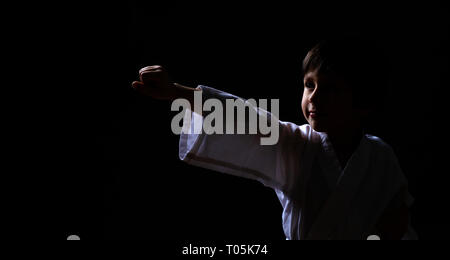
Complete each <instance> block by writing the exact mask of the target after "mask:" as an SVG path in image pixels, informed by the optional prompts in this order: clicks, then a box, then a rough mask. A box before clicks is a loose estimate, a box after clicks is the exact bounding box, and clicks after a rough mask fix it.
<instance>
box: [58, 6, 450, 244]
mask: <svg viewBox="0 0 450 260" xmlns="http://www.w3.org/2000/svg"><path fill="white" fill-rule="evenodd" d="M188 2H189V3H188ZM291 2H292V1H289V2H287V3H286V4H285V3H281V2H277V3H274V2H267V3H265V2H264V1H262V2H261V1H260V2H255V3H252V4H249V3H247V4H245V5H244V4H242V3H240V2H220V3H218V2H215V1H214V2H213V1H210V2H208V3H200V2H195V3H192V2H191V1H184V2H175V1H158V2H156V1H127V2H126V3H125V2H124V3H122V4H117V3H115V4H111V3H109V4H104V5H96V6H92V5H87V4H86V5H82V4H78V5H77V4H73V5H67V6H60V7H58V8H59V9H58V10H59V12H58V17H59V18H60V20H62V21H64V22H65V25H66V26H65V27H64V30H63V32H62V33H61V34H60V37H58V38H59V42H58V44H56V45H58V46H59V49H58V55H57V56H58V57H57V60H58V62H57V63H55V64H54V66H53V69H54V71H55V74H57V76H55V78H56V79H57V80H59V81H60V82H61V81H64V84H62V85H64V87H61V89H60V90H59V93H58V95H57V97H58V98H56V99H54V100H56V104H55V107H56V108H57V109H55V110H53V111H52V114H51V116H52V117H53V119H54V120H53V122H57V123H55V125H57V128H56V129H55V130H54V131H53V132H52V133H53V134H52V137H51V140H52V142H51V145H52V146H53V147H54V148H55V149H53V151H54V152H53V153H52V156H53V157H54V159H55V160H54V162H55V163H53V165H52V169H53V170H55V171H59V172H61V173H62V175H63V176H64V178H63V181H64V182H63V183H64V184H63V185H61V186H62V188H63V189H64V191H63V194H64V196H62V197H61V200H62V202H61V203H62V205H63V208H64V212H62V214H63V218H62V219H63V221H62V222H61V224H60V229H61V233H62V234H61V236H62V237H63V238H65V237H67V235H69V234H79V235H80V236H81V237H82V238H92V239H103V238H105V239H180V240H182V239H209V238H215V239H273V240H283V239H284V235H283V232H282V228H281V206H280V204H279V202H278V199H277V197H276V195H275V193H274V192H273V191H272V190H270V189H268V188H265V187H264V186H263V185H261V184H259V183H257V182H253V181H249V180H245V179H240V178H237V177H233V176H228V175H224V174H220V173H217V172H212V171H208V170H204V169H200V168H195V167H192V166H189V165H187V164H185V163H183V162H181V161H180V160H179V159H178V136H176V135H174V134H172V133H171V131H170V122H171V120H172V117H173V116H174V115H175V114H176V113H175V112H171V111H170V103H167V102H161V101H154V100H150V99H149V98H146V97H142V96H139V95H137V94H136V93H135V92H134V91H133V90H132V89H131V88H130V83H131V82H132V81H133V80H135V79H136V78H137V75H138V74H137V71H138V70H139V69H140V68H141V67H143V66H147V65H154V64H160V65H163V66H165V67H166V68H167V69H168V71H169V73H170V75H171V76H172V78H173V79H174V81H176V82H179V83H181V84H184V85H188V86H191V87H195V86H197V85H198V84H204V85H208V86H211V87H214V88H217V89H221V90H224V91H227V92H230V93H233V94H235V95H237V96H241V97H244V98H279V99H280V119H281V120H283V121H290V122H294V123H297V124H303V123H305V120H304V119H303V117H302V114H301V108H300V101H301V94H302V93H301V78H300V68H301V61H302V59H303V57H304V55H305V54H306V52H307V50H308V49H309V48H311V47H312V46H313V45H314V44H315V43H317V41H319V40H321V39H324V38H327V37H329V36H332V35H339V34H342V33H352V32H353V33H363V34H365V35H369V36H371V37H373V38H374V39H375V40H376V41H377V42H379V43H380V44H381V45H382V46H383V47H384V48H385V49H386V51H387V53H388V54H389V56H390V58H391V62H392V65H393V71H394V77H393V86H392V88H391V90H390V92H389V93H387V94H388V102H387V103H386V105H385V109H384V111H381V112H380V113H379V115H378V117H377V118H376V119H375V120H376V121H375V122H374V124H373V126H372V127H371V131H370V133H371V134H374V135H377V136H379V137H381V138H382V139H384V140H385V141H386V142H387V143H389V144H390V145H391V146H392V147H393V149H394V150H395V152H396V154H397V156H398V158H399V161H400V164H401V166H402V169H403V171H404V173H405V175H406V176H407V178H408V180H409V182H410V192H411V193H412V195H413V196H414V197H415V199H416V202H415V205H414V207H413V208H412V213H413V226H414V228H415V229H416V230H417V232H418V233H419V236H420V238H421V239H436V238H441V237H443V236H444V235H445V234H443V231H442V230H443V229H442V228H443V226H444V217H443V211H444V209H443V207H442V201H440V200H437V199H436V198H439V197H442V193H443V192H444V190H441V187H442V186H439V185H443V184H442V182H441V178H442V172H440V171H439V170H438V169H437V168H436V167H437V166H436V157H435V156H436V153H437V152H436V151H437V150H436V148H437V147H438V145H437V144H436V142H439V141H438V140H437V139H436V138H437V136H436V135H435V134H434V131H436V130H435V127H436V125H435V121H434V120H433V119H432V116H433V113H432V112H431V111H432V110H434V109H435V108H436V104H435V101H434V100H435V96H436V93H439V91H442V89H443V87H444V86H445V84H446V83H444V80H446V79H445V78H444V76H445V73H447V68H448V55H447V51H446V48H447V45H446V43H447V42H448V29H449V28H448V25H447V23H446V22H447V19H446V16H447V14H448V9H447V8H445V7H444V5H443V4H440V3H434V2H426V3H425V4H418V3H414V2H412V3H411V2H405V3H404V4H396V5H393V4H392V3H390V2H389V1H376V2H375V1H374V2H371V3H366V2H361V3H358V4H353V3H342V2H339V3H338V1H330V2H332V3H328V2H323V1H320V2H297V3H295V4H294V3H291ZM61 46H63V47H61ZM380 76H381V77H383V75H380ZM57 87H58V86H57ZM435 141H436V142H435Z"/></svg>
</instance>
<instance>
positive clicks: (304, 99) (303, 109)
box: [302, 95, 308, 114]
mask: <svg viewBox="0 0 450 260" xmlns="http://www.w3.org/2000/svg"><path fill="white" fill-rule="evenodd" d="M307 108H308V98H307V97H306V96H305V95H303V96H302V111H303V114H305V113H306V110H307Z"/></svg>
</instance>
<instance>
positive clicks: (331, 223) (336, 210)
mask: <svg viewBox="0 0 450 260" xmlns="http://www.w3.org/2000/svg"><path fill="white" fill-rule="evenodd" d="M369 158H370V146H369V143H368V142H367V140H366V137H365V136H363V137H362V139H361V142H360V144H359V146H358V148H357V150H356V151H355V152H354V153H353V155H352V157H351V158H350V160H349V161H348V163H347V165H346V167H345V168H344V170H343V171H342V174H341V175H340V177H339V179H338V181H337V184H336V185H335V187H334V189H333V192H332V193H331V195H330V198H329V199H328V200H327V202H326V203H325V205H324V206H323V208H322V210H321V212H320V213H319V216H318V217H317V219H316V221H315V222H314V224H313V225H312V227H311V230H310V232H309V234H307V239H311V240H319V239H330V238H332V236H333V232H334V231H335V230H336V228H337V225H339V224H340V223H342V222H343V221H344V219H345V217H346V216H347V215H348V212H349V210H350V208H351V204H352V201H353V198H354V197H355V195H356V193H357V191H358V188H359V186H360V184H361V181H362V180H363V179H364V176H365V174H366V172H367V168H368V165H369ZM336 160H337V159H336Z"/></svg>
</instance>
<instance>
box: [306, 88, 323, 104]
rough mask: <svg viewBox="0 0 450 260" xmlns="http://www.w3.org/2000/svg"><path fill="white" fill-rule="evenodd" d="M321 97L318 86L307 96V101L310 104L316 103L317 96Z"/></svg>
mask: <svg viewBox="0 0 450 260" xmlns="http://www.w3.org/2000/svg"><path fill="white" fill-rule="evenodd" d="M321 95H322V90H321V88H319V86H316V87H315V88H314V91H313V92H312V93H311V95H309V98H308V101H309V102H311V103H316V102H317V101H318V99H319V96H321Z"/></svg>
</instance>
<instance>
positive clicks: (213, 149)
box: [179, 86, 306, 191]
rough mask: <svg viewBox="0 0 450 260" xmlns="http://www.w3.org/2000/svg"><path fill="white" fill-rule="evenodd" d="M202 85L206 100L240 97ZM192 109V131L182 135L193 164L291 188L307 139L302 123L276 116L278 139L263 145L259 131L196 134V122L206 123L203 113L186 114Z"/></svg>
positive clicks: (183, 151) (184, 156)
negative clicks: (280, 119) (254, 132)
mask: <svg viewBox="0 0 450 260" xmlns="http://www.w3.org/2000/svg"><path fill="white" fill-rule="evenodd" d="M200 88H201V89H202V90H203V93H202V97H203V100H205V99H207V98H216V99H218V100H221V101H224V100H225V99H230V98H231V99H240V98H238V97H236V96H233V95H230V94H228V93H225V92H222V91H219V90H216V89H213V88H209V87H206V86H200ZM188 113H190V114H191V126H190V127H191V131H190V132H189V133H187V134H186V133H181V135H180V142H179V158H180V160H182V161H184V162H186V163H188V164H190V165H194V166H199V167H202V168H206V169H210V170H214V171H218V172H222V173H226V174H231V175H234V176H238V177H243V178H247V179H252V180H256V181H259V182H261V183H262V184H264V185H265V186H268V187H271V188H274V189H279V190H283V191H288V190H289V189H290V188H291V186H292V185H291V183H292V179H293V178H295V176H294V175H295V174H296V173H297V174H298V173H299V171H298V169H299V161H300V160H299V159H300V157H301V154H302V150H303V147H304V144H305V142H306V141H305V140H306V139H305V136H304V135H303V134H302V131H301V130H300V127H299V126H297V125H295V124H293V123H288V122H282V121H279V120H278V119H276V125H277V127H278V129H279V139H278V142H277V143H276V144H274V145H261V143H260V138H261V136H260V135H256V134H205V133H203V132H202V133H199V134H196V133H194V131H193V129H194V127H195V125H196V124H197V125H198V124H202V121H203V117H202V116H200V115H198V114H197V113H193V112H191V111H189V110H187V111H186V115H187V114H188ZM258 113H259V114H260V115H261V116H262V117H263V118H266V119H269V118H271V117H272V116H273V115H271V114H270V113H269V112H267V111H264V110H259V111H258ZM247 120H248V119H247ZM225 123H226V122H225ZM246 123H247V122H246ZM224 125H225V124H224Z"/></svg>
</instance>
